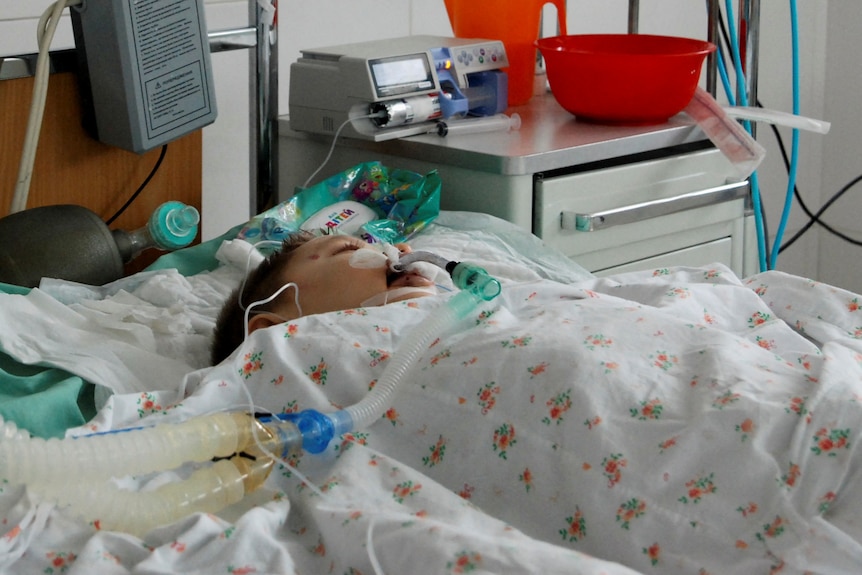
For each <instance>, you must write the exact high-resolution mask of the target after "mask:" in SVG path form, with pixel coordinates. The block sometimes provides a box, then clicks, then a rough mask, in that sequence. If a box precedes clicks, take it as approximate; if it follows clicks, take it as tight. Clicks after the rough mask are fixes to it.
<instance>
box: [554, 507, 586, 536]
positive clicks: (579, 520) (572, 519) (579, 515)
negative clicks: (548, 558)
mask: <svg viewBox="0 0 862 575" xmlns="http://www.w3.org/2000/svg"><path fill="white" fill-rule="evenodd" d="M559 533H560V535H561V536H562V537H563V541H568V542H569V543H575V542H577V541H580V540H581V539H583V538H584V537H586V536H587V520H586V519H585V518H584V513H583V512H582V511H581V509H580V507H577V506H576V507H575V513H574V514H573V515H570V516H568V517H566V527H565V528H564V529H560V531H559Z"/></svg>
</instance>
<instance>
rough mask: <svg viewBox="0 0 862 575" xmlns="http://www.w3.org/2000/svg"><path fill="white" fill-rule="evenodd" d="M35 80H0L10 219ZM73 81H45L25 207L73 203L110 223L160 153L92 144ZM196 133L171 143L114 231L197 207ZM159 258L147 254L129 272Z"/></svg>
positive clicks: (57, 76)
mask: <svg viewBox="0 0 862 575" xmlns="http://www.w3.org/2000/svg"><path fill="white" fill-rule="evenodd" d="M33 81H34V80H33V78H16V79H12V80H2V81H0V216H2V215H6V214H8V213H9V207H10V203H11V201H12V195H13V193H14V189H15V182H16V180H17V178H18V164H19V162H20V158H21V148H22V145H23V141H24V136H25V133H26V127H27V118H28V114H29V109H30V101H31V98H32V91H33ZM81 117H82V113H81V101H80V97H79V95H78V86H77V75H76V74H75V73H73V72H63V73H54V74H51V76H50V83H49V92H48V99H47V105H46V108H45V115H44V119H43V123H42V130H41V134H40V138H39V146H38V149H37V153H36V164H35V169H34V172H33V178H32V183H31V187H30V196H29V200H28V203H27V207H28V208H32V207H37V206H44V205H54V204H67V203H71V204H78V205H82V206H85V207H87V208H89V209H91V210H93V211H94V212H95V213H97V214H99V215H100V216H101V217H102V218H103V219H105V220H107V219H108V218H109V217H111V216H112V215H113V214H114V213H115V212H116V211H117V210H118V209H120V207H121V206H122V205H123V204H124V203H125V202H126V201H127V199H128V198H129V197H130V196H131V195H132V193H133V192H134V191H135V190H136V189H137V188H138V186H139V185H140V184H141V183H142V182H143V181H144V180H145V179H146V177H147V175H148V174H149V173H150V170H151V169H152V168H153V166H154V165H155V163H156V161H157V160H158V157H159V153H160V149H155V150H150V151H148V152H146V153H144V154H135V153H133V152H129V151H126V150H122V149H120V148H115V147H113V146H109V145H106V144H103V143H101V142H99V141H97V140H95V139H93V138H91V137H90V136H89V135H88V134H87V132H86V131H85V130H84V128H83V127H82V123H81ZM201 161H202V158H201V133H200V130H198V131H196V132H194V133H192V134H190V135H187V136H185V137H183V138H180V139H178V140H175V141H173V142H171V143H170V144H168V150H167V153H166V155H165V158H164V161H163V162H162V165H161V167H160V168H159V170H158V172H157V173H156V175H155V176H154V177H153V179H152V180H151V181H150V183H149V184H148V186H147V187H146V189H145V190H144V191H143V192H142V193H141V194H140V195H139V196H138V198H137V200H136V201H135V202H134V203H133V204H132V205H131V206H129V208H128V209H127V211H126V212H125V213H124V214H123V215H122V216H121V217H119V218H118V219H117V220H116V222H115V223H114V225H112V226H111V227H112V228H120V229H127V230H131V229H136V228H138V227H141V226H142V225H144V224H145V223H146V221H147V218H149V215H150V214H151V213H152V211H153V210H154V209H155V208H156V207H158V206H159V205H160V204H161V203H163V202H165V201H168V200H179V201H182V202H185V203H187V204H190V205H193V206H195V207H197V208H198V210H200V208H201ZM158 255H159V254H158V252H157V251H155V250H149V252H148V253H147V252H145V254H144V255H143V256H141V258H139V259H138V260H136V261H135V262H134V265H132V266H130V267H129V269H128V270H127V271H135V270H137V269H140V268H141V267H143V266H144V265H146V264H148V263H149V262H150V261H152V260H153V259H154V258H155V257H157V256H158Z"/></svg>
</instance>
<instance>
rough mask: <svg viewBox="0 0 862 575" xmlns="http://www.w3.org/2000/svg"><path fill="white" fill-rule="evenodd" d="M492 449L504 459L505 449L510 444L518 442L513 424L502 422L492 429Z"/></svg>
mask: <svg viewBox="0 0 862 575" xmlns="http://www.w3.org/2000/svg"><path fill="white" fill-rule="evenodd" d="M493 441H494V443H493V446H494V451H496V452H497V455H498V456H499V457H500V458H501V459H506V458H507V455H506V451H507V450H508V449H509V447H511V446H512V445H515V444H516V443H518V440H517V439H515V426H514V425H512V424H511V423H504V424H503V425H501V426H500V427H499V428H497V429H495V430H494V440H493Z"/></svg>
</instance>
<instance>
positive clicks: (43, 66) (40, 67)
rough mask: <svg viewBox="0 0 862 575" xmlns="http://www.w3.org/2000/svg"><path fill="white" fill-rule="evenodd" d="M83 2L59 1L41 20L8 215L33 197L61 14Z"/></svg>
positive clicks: (25, 205)
mask: <svg viewBox="0 0 862 575" xmlns="http://www.w3.org/2000/svg"><path fill="white" fill-rule="evenodd" d="M82 2H83V0H57V1H56V2H54V3H53V4H51V5H50V6H49V7H48V8H47V9H46V10H45V11H44V12H43V13H42V16H41V18H39V25H38V27H37V29H36V40H37V42H38V45H39V55H38V58H37V60H36V74H35V78H34V83H33V99H32V101H31V103H30V116H29V118H28V120H27V131H26V133H25V136H24V146H23V149H22V150H21V161H20V163H19V167H18V180H17V181H16V183H15V193H14V194H13V196H12V204H11V206H10V208H9V213H10V214H14V213H15V212H20V211H21V210H23V209H25V208H26V207H27V198H28V196H29V195H30V180H31V179H32V178H33V165H34V164H35V162H36V147H37V146H38V143H39V131H40V130H41V129H42V116H43V115H44V112H45V100H46V99H47V97H48V77H49V75H50V73H51V66H50V60H49V50H50V48H51V41H52V40H53V39H54V32H55V31H56V30H57V23H58V22H59V21H60V15H61V14H62V13H63V10H65V9H66V7H67V6H75V5H78V4H81V3H82Z"/></svg>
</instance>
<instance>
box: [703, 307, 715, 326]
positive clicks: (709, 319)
mask: <svg viewBox="0 0 862 575" xmlns="http://www.w3.org/2000/svg"><path fill="white" fill-rule="evenodd" d="M703 323H705V324H706V325H714V324H715V317H714V316H713V315H712V314H711V313H709V312H708V311H707V310H703Z"/></svg>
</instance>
